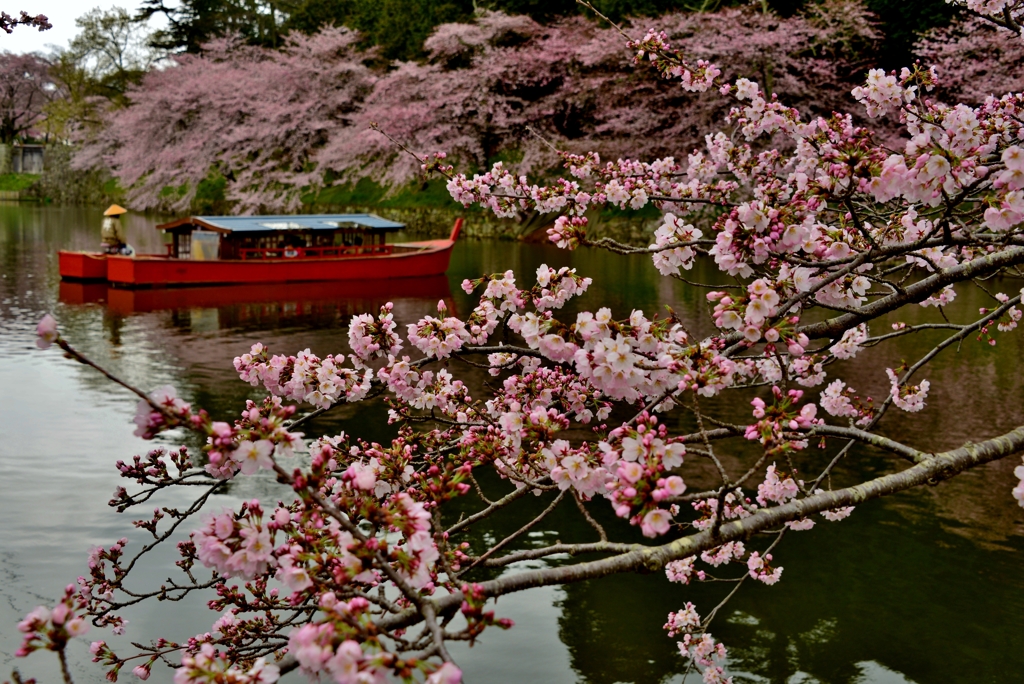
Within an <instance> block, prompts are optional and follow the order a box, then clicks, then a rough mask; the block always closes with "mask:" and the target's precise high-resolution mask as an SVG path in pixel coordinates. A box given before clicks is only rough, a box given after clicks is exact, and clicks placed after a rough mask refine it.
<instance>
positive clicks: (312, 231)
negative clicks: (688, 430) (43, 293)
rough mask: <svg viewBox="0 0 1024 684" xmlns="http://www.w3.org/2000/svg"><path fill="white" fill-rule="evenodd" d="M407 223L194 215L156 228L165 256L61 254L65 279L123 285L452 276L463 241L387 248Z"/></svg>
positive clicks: (369, 217)
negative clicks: (454, 252) (454, 256)
mask: <svg viewBox="0 0 1024 684" xmlns="http://www.w3.org/2000/svg"><path fill="white" fill-rule="evenodd" d="M403 227H404V226H403V224H401V223H396V222H395V221H389V220H387V219H383V218H381V217H379V216H375V215H373V214H337V215H301V216H191V217H188V218H184V219H180V220H178V221H172V222H171V223H164V224H161V225H159V226H157V229H159V230H161V231H163V232H164V234H165V235H166V236H167V237H168V238H169V242H168V244H167V254H141V255H131V256H126V255H121V254H111V255H106V254H97V253H92V252H72V251H61V252H59V261H60V275H61V278H62V279H65V280H69V279H70V280H106V281H107V282H110V283H116V284H119V285H122V286H126V287H139V286H141V287H161V286H167V285H172V286H173V285H212V284H238V283H251V284H266V283H293V282H311V281H354V280H377V281H380V280H386V279H391V278H410V277H422V276H429V275H439V274H442V273H444V272H445V271H447V270H448V263H449V260H450V258H451V252H452V247H453V246H454V245H455V241H456V240H457V239H458V237H459V232H460V230H461V228H462V219H457V220H456V221H455V225H454V227H453V228H452V232H451V235H450V236H449V237H448V239H446V240H426V241H423V242H409V243H397V244H389V243H387V241H386V239H385V238H386V235H387V233H389V232H394V231H397V230H400V229H401V228H403Z"/></svg>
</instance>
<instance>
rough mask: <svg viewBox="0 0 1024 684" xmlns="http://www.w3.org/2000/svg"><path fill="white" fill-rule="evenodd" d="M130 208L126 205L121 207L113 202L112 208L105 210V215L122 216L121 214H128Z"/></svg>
mask: <svg viewBox="0 0 1024 684" xmlns="http://www.w3.org/2000/svg"><path fill="white" fill-rule="evenodd" d="M127 213H128V210H127V209H125V208H124V207H120V206H118V205H116V204H111V205H110V208H109V209H107V210H106V211H105V212H103V215H104V216H120V215H121V214H127Z"/></svg>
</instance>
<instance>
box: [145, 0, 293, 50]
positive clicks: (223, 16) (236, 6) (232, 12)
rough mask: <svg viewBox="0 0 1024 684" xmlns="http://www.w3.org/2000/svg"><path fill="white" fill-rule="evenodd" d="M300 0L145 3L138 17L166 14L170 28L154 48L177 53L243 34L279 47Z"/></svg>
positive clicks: (156, 38)
mask: <svg viewBox="0 0 1024 684" xmlns="http://www.w3.org/2000/svg"><path fill="white" fill-rule="evenodd" d="M297 5H298V0H178V2H176V3H173V4H172V5H171V6H168V4H167V0H142V6H141V7H139V12H138V18H139V19H148V18H149V17H151V16H153V15H154V14H163V15H164V16H165V17H166V18H167V20H168V22H169V24H170V25H169V26H168V27H167V28H166V29H163V30H161V31H158V32H157V33H156V34H155V35H154V39H153V46H154V47H157V48H161V49H164V50H171V51H174V52H179V51H184V52H192V53H198V52H201V50H202V45H203V44H204V43H206V42H208V41H210V40H212V39H214V38H220V37H223V36H227V35H241V36H243V37H244V38H247V39H248V40H249V41H250V42H252V43H256V44H258V45H266V46H269V47H277V46H278V45H279V44H280V39H281V35H282V32H281V23H282V22H283V21H284V20H285V19H286V18H287V17H288V15H289V14H291V13H292V12H294V11H295V9H296V6H297Z"/></svg>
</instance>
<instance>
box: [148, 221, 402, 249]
mask: <svg viewBox="0 0 1024 684" xmlns="http://www.w3.org/2000/svg"><path fill="white" fill-rule="evenodd" d="M404 227H405V225H404V224H402V223H398V222H396V221H389V220H388V219H385V218H381V217H380V216H376V215H375V214H300V215H293V216H190V217H187V218H183V219H178V220H177V221H172V222H170V223H163V224H161V225H158V226H157V228H158V229H159V230H162V231H164V234H165V235H167V236H169V240H168V243H167V255H168V256H170V257H172V258H175V259H188V260H192V261H214V260H219V259H220V260H241V261H251V260H260V259H321V258H330V259H334V258H339V257H346V256H369V255H387V254H391V253H392V251H393V250H394V247H393V246H392V245H389V244H387V240H386V237H387V234H388V233H391V232H394V231H397V230H400V229H402V228H404Z"/></svg>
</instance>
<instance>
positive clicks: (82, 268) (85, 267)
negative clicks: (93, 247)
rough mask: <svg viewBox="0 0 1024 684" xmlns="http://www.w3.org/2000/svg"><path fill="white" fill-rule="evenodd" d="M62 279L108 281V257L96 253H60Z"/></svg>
mask: <svg viewBox="0 0 1024 684" xmlns="http://www.w3.org/2000/svg"><path fill="white" fill-rule="evenodd" d="M57 257H58V261H59V262H60V277H61V278H66V279H68V280H106V279H107V255H106V254H97V253H95V252H63V251H62V252H58V253H57Z"/></svg>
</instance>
